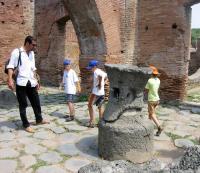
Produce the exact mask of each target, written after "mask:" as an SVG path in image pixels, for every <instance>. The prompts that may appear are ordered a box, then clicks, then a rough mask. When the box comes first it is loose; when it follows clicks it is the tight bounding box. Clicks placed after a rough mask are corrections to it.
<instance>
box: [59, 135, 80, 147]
mask: <svg viewBox="0 0 200 173" xmlns="http://www.w3.org/2000/svg"><path fill="white" fill-rule="evenodd" d="M78 139H79V135H77V134H76V133H65V134H62V135H60V136H59V138H58V142H59V143H60V144H66V143H75V142H76V141H77V140H78Z"/></svg>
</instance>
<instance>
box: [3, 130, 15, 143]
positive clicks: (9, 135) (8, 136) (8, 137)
mask: <svg viewBox="0 0 200 173" xmlns="http://www.w3.org/2000/svg"><path fill="white" fill-rule="evenodd" d="M14 139H15V135H14V134H13V133H11V132H5V133H0V142H1V141H11V140H14Z"/></svg>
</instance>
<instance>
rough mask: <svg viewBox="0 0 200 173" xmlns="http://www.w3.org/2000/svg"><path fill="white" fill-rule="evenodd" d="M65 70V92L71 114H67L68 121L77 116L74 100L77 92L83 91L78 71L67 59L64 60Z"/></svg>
mask: <svg viewBox="0 0 200 173" xmlns="http://www.w3.org/2000/svg"><path fill="white" fill-rule="evenodd" d="M63 65H64V72H63V81H62V84H63V85H64V89H65V93H66V102H67V105H68V108H69V114H70V115H69V116H66V121H67V122H68V121H73V120H74V116H75V109H74V101H75V97H76V92H78V93H80V92H81V87H80V83H79V80H78V76H77V75H76V72H75V71H74V70H73V69H72V68H71V61H70V60H68V59H65V60H64V62H63Z"/></svg>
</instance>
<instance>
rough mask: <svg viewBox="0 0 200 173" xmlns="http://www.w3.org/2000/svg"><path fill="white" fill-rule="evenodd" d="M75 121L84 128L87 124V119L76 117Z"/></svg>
mask: <svg viewBox="0 0 200 173" xmlns="http://www.w3.org/2000/svg"><path fill="white" fill-rule="evenodd" d="M76 120H77V121H78V122H79V123H80V124H81V125H82V126H86V125H87V124H88V122H89V117H76Z"/></svg>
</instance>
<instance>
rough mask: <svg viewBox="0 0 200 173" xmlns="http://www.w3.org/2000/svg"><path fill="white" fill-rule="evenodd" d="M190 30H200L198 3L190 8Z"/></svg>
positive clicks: (199, 7)
mask: <svg viewBox="0 0 200 173" xmlns="http://www.w3.org/2000/svg"><path fill="white" fill-rule="evenodd" d="M192 28H200V3H199V4H197V5H193V6H192Z"/></svg>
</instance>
